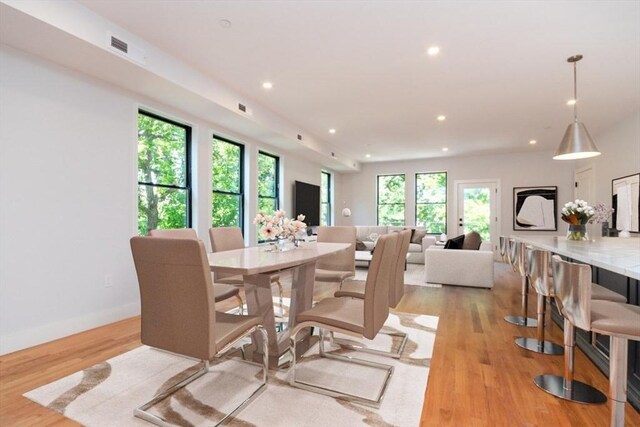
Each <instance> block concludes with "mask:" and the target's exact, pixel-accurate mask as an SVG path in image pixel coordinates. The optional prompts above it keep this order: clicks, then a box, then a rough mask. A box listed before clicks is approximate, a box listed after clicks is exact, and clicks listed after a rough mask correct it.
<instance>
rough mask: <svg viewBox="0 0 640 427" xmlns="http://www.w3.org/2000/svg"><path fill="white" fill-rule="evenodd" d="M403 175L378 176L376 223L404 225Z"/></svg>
mask: <svg viewBox="0 0 640 427" xmlns="http://www.w3.org/2000/svg"><path fill="white" fill-rule="evenodd" d="M404 184H405V178H404V175H380V176H378V225H404Z"/></svg>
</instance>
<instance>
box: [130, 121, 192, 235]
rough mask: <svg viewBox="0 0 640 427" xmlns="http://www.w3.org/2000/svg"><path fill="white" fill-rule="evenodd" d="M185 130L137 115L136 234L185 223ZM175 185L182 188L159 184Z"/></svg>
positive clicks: (180, 225)
mask: <svg viewBox="0 0 640 427" xmlns="http://www.w3.org/2000/svg"><path fill="white" fill-rule="evenodd" d="M186 138H187V135H186V129H185V128H183V127H180V126H176V125H173V124H171V123H167V122H165V121H162V120H158V119H156V118H153V117H149V116H146V115H144V114H138V182H139V183H140V184H139V185H138V233H139V234H141V235H146V234H147V233H148V231H149V230H152V229H156V228H180V227H185V226H186V225H187V190H186V182H187V167H186V163H187V152H186V147H187V144H186ZM157 184H163V185H174V186H178V187H182V188H181V189H175V188H164V187H158V186H157Z"/></svg>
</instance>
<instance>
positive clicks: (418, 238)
mask: <svg viewBox="0 0 640 427" xmlns="http://www.w3.org/2000/svg"><path fill="white" fill-rule="evenodd" d="M426 235H427V230H419V229H416V230H415V231H414V232H413V234H412V235H411V243H417V244H419V245H422V239H423V238H424V236H426Z"/></svg>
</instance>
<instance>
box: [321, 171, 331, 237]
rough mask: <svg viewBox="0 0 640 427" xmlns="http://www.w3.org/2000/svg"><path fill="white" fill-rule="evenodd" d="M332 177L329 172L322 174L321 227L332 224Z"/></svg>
mask: <svg viewBox="0 0 640 427" xmlns="http://www.w3.org/2000/svg"><path fill="white" fill-rule="evenodd" d="M330 192H331V188H330V175H329V174H328V173H327V172H322V173H321V174H320V225H330V223H331V197H330Z"/></svg>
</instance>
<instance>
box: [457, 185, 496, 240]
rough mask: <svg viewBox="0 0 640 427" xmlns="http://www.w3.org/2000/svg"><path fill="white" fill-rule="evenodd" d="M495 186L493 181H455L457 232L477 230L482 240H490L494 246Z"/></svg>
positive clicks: (464, 232)
mask: <svg viewBox="0 0 640 427" xmlns="http://www.w3.org/2000/svg"><path fill="white" fill-rule="evenodd" d="M497 188H498V187H497V183H496V182H495V181H483V182H459V183H457V188H456V189H457V194H458V212H457V214H458V234H466V233H469V232H470V231H477V232H478V233H479V234H480V237H482V241H483V242H484V241H490V242H491V243H493V246H494V247H495V246H496V244H497V241H498V230H497V224H498V214H497Z"/></svg>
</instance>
